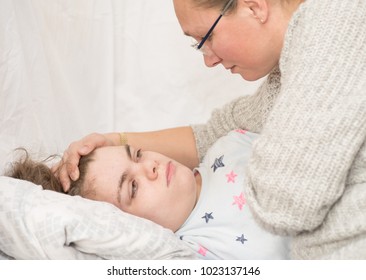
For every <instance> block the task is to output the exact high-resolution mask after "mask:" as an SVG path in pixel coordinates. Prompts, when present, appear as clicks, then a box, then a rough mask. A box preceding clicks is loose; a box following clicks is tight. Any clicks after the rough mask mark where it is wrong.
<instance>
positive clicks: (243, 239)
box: [236, 234, 248, 244]
mask: <svg viewBox="0 0 366 280" xmlns="http://www.w3.org/2000/svg"><path fill="white" fill-rule="evenodd" d="M236 241H239V242H241V244H244V242H245V241H248V239H246V238H245V237H244V234H242V235H241V236H237V237H236Z"/></svg>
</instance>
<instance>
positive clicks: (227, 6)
mask: <svg viewBox="0 0 366 280" xmlns="http://www.w3.org/2000/svg"><path fill="white" fill-rule="evenodd" d="M233 1H234V0H229V1H228V2H227V3H226V5H225V7H224V8H223V9H222V10H221V12H220V15H219V17H218V18H217V19H216V21H215V22H214V24H213V25H212V26H211V28H210V29H209V30H208V32H207V34H206V35H205V37H203V39H202V40H201V42H200V43H198V42H195V43H194V44H192V47H193V48H194V49H196V50H198V51H202V53H203V54H205V51H204V48H203V44H204V43H205V42H206V41H207V39H208V38H209V37H210V35H211V33H212V31H213V30H214V29H215V27H216V25H217V23H218V22H219V21H220V19H221V18H222V16H223V15H224V14H225V13H226V12H227V10H228V9H229V8H230V6H231V3H233Z"/></svg>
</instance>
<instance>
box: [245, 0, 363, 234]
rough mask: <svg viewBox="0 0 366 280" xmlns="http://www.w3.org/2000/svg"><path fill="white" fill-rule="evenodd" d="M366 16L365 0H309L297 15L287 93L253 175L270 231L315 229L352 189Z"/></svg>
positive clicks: (254, 200) (290, 35) (257, 211)
mask: <svg viewBox="0 0 366 280" xmlns="http://www.w3.org/2000/svg"><path fill="white" fill-rule="evenodd" d="M345 5H346V6H345ZM365 14H366V2H365V1H357V0H355V1H347V3H345V2H344V1H338V0H336V1H334V0H329V1H328V0H324V1H311V0H309V1H306V2H305V4H303V5H301V6H300V8H299V10H298V11H297V12H296V14H295V15H294V17H293V19H292V20H291V23H290V26H289V30H288V32H287V34H286V40H285V45H284V49H283V52H282V56H281V61H280V70H281V75H282V80H281V84H282V85H281V91H280V94H279V96H278V98H277V100H276V104H275V105H274V108H273V111H272V112H271V113H270V115H269V117H268V121H267V122H266V125H265V126H264V128H263V130H262V133H261V137H260V139H259V140H258V141H257V142H256V143H255V145H254V147H253V154H252V157H251V160H250V163H249V165H248V167H247V172H246V178H247V185H246V188H245V189H246V195H247V200H248V204H249V205H250V207H251V210H252V212H253V214H254V215H255V217H256V219H257V220H258V221H259V223H260V224H261V225H262V226H263V227H264V228H266V229H267V230H270V231H272V232H274V233H277V234H286V235H295V234H298V233H301V232H304V231H310V230H313V229H314V228H316V227H318V226H319V225H320V224H321V223H322V222H323V220H324V218H325V217H326V215H327V214H328V212H329V211H330V209H331V208H332V206H333V205H334V204H335V203H336V202H337V200H338V199H339V198H340V197H341V196H342V194H343V192H344V191H345V188H346V179H347V175H348V172H349V170H350V169H351V167H352V164H353V161H354V159H355V157H356V155H357V153H358V151H359V149H360V147H361V146H362V144H363V143H364V141H365V137H366V52H365V49H364V46H365V45H366V21H365V16H364V15H365Z"/></svg>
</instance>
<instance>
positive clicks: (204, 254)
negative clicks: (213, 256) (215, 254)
mask: <svg viewBox="0 0 366 280" xmlns="http://www.w3.org/2000/svg"><path fill="white" fill-rule="evenodd" d="M206 253H207V249H206V248H205V247H203V246H202V245H200V248H199V249H198V254H201V255H202V256H204V257H206Z"/></svg>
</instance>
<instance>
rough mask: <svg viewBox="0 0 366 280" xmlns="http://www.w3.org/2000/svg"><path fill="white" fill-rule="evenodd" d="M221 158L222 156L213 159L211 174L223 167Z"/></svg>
mask: <svg viewBox="0 0 366 280" xmlns="http://www.w3.org/2000/svg"><path fill="white" fill-rule="evenodd" d="M223 158H224V156H221V157H219V158H216V159H215V162H214V164H213V165H212V166H211V168H213V172H215V171H216V169H217V168H219V167H224V166H225V165H224V163H223V162H222V160H223Z"/></svg>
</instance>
